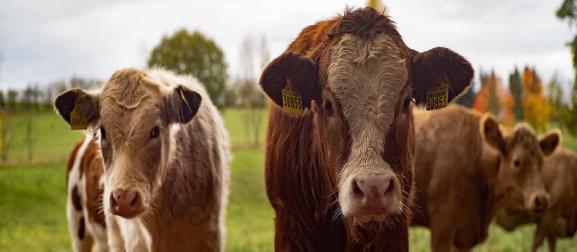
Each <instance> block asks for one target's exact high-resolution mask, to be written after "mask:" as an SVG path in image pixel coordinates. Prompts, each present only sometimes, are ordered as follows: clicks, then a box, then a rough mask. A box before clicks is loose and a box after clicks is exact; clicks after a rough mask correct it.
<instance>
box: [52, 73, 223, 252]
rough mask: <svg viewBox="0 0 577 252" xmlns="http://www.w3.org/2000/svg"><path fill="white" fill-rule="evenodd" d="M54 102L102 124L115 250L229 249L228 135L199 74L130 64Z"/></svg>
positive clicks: (71, 116)
mask: <svg viewBox="0 0 577 252" xmlns="http://www.w3.org/2000/svg"><path fill="white" fill-rule="evenodd" d="M55 107H56V109H57V111H58V113H59V114H60V115H61V116H62V117H63V118H64V120H65V121H66V122H68V123H69V124H70V125H71V126H72V127H73V128H74V127H77V128H78V127H87V128H88V129H89V130H92V129H94V130H96V131H97V132H98V134H97V137H98V142H99V147H100V148H99V154H101V155H102V160H103V164H104V178H105V179H104V181H105V183H104V194H103V202H104V204H103V205H104V212H105V214H106V224H107V231H108V244H109V246H110V249H111V250H113V251H221V250H222V249H223V240H224V208H225V205H226V198H227V187H228V174H229V169H228V165H229V151H228V136H227V134H226V132H225V130H224V125H223V123H222V119H221V118H220V116H219V114H218V111H217V109H216V108H215V106H214V105H213V104H212V103H211V102H210V99H209V97H208V95H207V94H206V91H205V90H204V88H203V87H202V86H201V84H200V83H199V82H198V81H197V80H195V79H194V78H191V77H182V76H176V75H173V74H172V73H170V72H167V71H164V70H158V69H153V70H146V71H144V70H139V69H123V70H120V71H117V72H115V73H114V74H113V75H112V77H111V78H110V79H109V80H108V82H107V83H106V84H105V85H104V88H103V89H102V91H101V92H98V93H89V92H86V91H83V90H80V89H71V90H68V91H65V92H64V93H62V94H61V95H60V96H58V98H57V99H56V101H55Z"/></svg>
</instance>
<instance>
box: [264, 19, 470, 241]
mask: <svg viewBox="0 0 577 252" xmlns="http://www.w3.org/2000/svg"><path fill="white" fill-rule="evenodd" d="M472 77H473V69H472V67H471V65H470V64H469V62H468V61H467V60H466V59H465V58H463V57H462V56H460V55H459V54H457V53H455V52H453V51H451V50H449V49H447V48H441V47H437V48H433V49H431V50H429V51H426V52H421V53H419V52H417V51H415V50H412V49H410V48H409V47H408V46H407V45H406V44H405V43H404V42H403V40H402V38H401V35H400V34H399V32H398V31H397V29H396V27H395V24H394V23H393V21H391V20H390V19H389V18H388V17H387V16H384V15H382V13H379V12H378V11H375V10H374V9H371V8H364V9H349V10H346V11H345V12H344V14H343V15H339V16H337V17H335V18H332V19H329V20H325V21H320V22H318V23H315V24H313V25H310V26H308V27H306V28H304V30H303V31H302V32H301V33H300V34H299V35H298V37H297V38H296V39H295V40H294V41H293V42H292V43H291V44H290V45H289V46H288V48H287V49H286V51H285V52H284V53H283V54H282V55H280V56H279V57H277V58H276V59H274V60H273V61H271V62H270V63H269V64H268V65H267V67H266V68H265V69H264V71H263V73H262V75H261V78H260V81H259V84H260V86H261V88H262V90H263V92H264V93H265V94H266V95H267V96H268V98H270V100H271V103H270V104H271V105H270V112H269V118H268V129H267V135H266V136H267V138H266V154H265V182H266V190H267V195H268V198H269V201H270V203H271V205H272V207H273V208H274V210H275V215H276V217H275V243H274V246H275V250H276V251H345V250H347V251H361V250H367V251H408V246H409V245H408V216H409V214H410V213H409V210H410V208H409V205H410V198H411V191H412V163H413V148H414V128H413V119H412V110H411V108H412V107H413V106H414V103H416V104H424V103H425V102H427V101H428V105H430V108H436V107H440V106H444V105H446V103H447V102H448V101H450V100H452V99H453V98H455V97H457V96H458V95H459V94H460V93H461V92H462V91H463V90H465V89H466V88H467V87H468V86H469V84H470V81H471V79H472ZM439 90H440V91H439ZM427 97H428V98H430V99H427ZM431 97H433V98H431ZM435 97H436V98H435Z"/></svg>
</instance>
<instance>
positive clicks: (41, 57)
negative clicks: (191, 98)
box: [0, 0, 576, 89]
mask: <svg viewBox="0 0 577 252" xmlns="http://www.w3.org/2000/svg"><path fill="white" fill-rule="evenodd" d="M365 3H366V0H357V1H342V0H323V1H319V0H290V1H286V0H285V1H272V0H268V1H264V0H242V1H241V0H206V1H203V0H193V1H174V0H164V1H137V0H134V1H130V0H90V1H88V0H51V1H46V0H2V4H1V6H2V7H1V8H0V57H1V59H0V88H1V89H8V88H22V87H24V86H25V85H26V83H29V82H35V83H40V84H41V85H44V84H46V83H49V82H51V81H56V80H62V79H68V78H70V77H71V76H72V75H76V76H80V77H86V78H97V79H102V80H105V79H107V78H108V77H109V76H110V75H111V73H112V72H113V71H115V70H117V69H119V68H123V67H128V66H137V67H144V66H145V62H146V60H147V57H148V53H149V51H150V50H151V49H152V48H153V47H154V46H155V45H156V44H157V43H158V42H159V41H160V39H161V37H162V36H163V35H166V34H171V33H173V32H174V31H175V30H177V29H180V28H183V27H184V28H187V29H189V30H199V31H201V32H202V33H204V34H205V35H207V36H208V37H209V38H212V39H213V40H214V41H215V42H216V43H217V44H218V45H219V46H220V47H221V48H222V49H223V50H224V52H225V57H226V61H227V63H228V65H229V73H230V75H231V76H235V75H238V74H239V73H240V72H241V71H242V68H241V67H240V62H241V60H240V59H239V58H240V48H241V43H242V40H243V38H245V37H246V36H247V35H250V36H253V37H257V38H260V36H262V35H263V34H264V35H265V36H266V38H267V40H268V42H269V47H270V51H271V52H270V53H271V56H272V57H276V56H277V55H279V54H280V53H281V52H282V51H283V50H284V48H285V47H286V46H287V45H288V43H290V41H291V40H292V39H293V38H294V37H295V36H296V35H297V34H298V33H299V31H300V30H301V29H302V28H303V27H305V26H306V25H309V24H313V23H314V22H316V21H318V20H321V19H326V18H330V17H333V16H334V15H336V14H338V13H342V12H343V10H344V9H345V7H347V6H349V7H360V6H363V5H364V4H365ZM383 3H384V4H385V5H386V6H387V7H388V9H389V14H390V16H391V17H392V19H393V20H395V21H396V22H397V26H398V29H399V32H400V33H401V35H402V36H403V38H404V40H405V43H406V44H407V45H409V46H410V47H412V48H413V49H416V50H419V51H422V50H427V49H429V48H432V47H435V46H445V47H449V48H451V49H453V50H455V51H457V52H459V53H460V54H462V55H464V56H465V57H466V58H468V59H469V60H470V61H471V63H472V64H473V66H474V67H475V68H476V69H477V70H478V69H480V68H482V69H484V70H487V71H488V70H491V69H494V70H495V72H496V73H498V74H500V75H501V76H502V77H503V79H504V80H505V82H506V79H507V75H508V74H509V73H510V72H511V71H512V70H513V67H514V66H519V67H522V66H524V65H526V64H529V65H532V66H535V67H536V68H537V71H538V73H539V74H540V75H541V76H542V78H543V79H544V81H546V82H547V81H549V79H550V78H551V77H552V76H553V75H554V74H557V75H558V77H559V78H560V80H561V81H562V82H564V84H566V85H569V81H570V80H571V79H572V76H573V69H572V65H571V58H570V50H569V48H568V47H566V46H565V43H566V42H567V41H569V40H570V39H571V37H572V34H574V33H575V32H576V31H575V29H572V28H570V27H569V25H568V24H566V23H564V22H561V21H559V20H558V19H557V18H556V17H555V10H556V8H557V7H558V6H559V5H560V3H561V0H518V1H507V0H484V1H478V0H420V1H408V0H383ZM505 84H506V83H505Z"/></svg>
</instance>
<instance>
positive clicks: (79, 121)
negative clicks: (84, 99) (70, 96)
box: [70, 104, 88, 130]
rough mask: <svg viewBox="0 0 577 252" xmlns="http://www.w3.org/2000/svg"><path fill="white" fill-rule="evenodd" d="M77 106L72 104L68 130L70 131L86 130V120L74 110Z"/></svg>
mask: <svg viewBox="0 0 577 252" xmlns="http://www.w3.org/2000/svg"><path fill="white" fill-rule="evenodd" d="M76 108H78V106H77V104H74V109H72V111H70V128H71V129H72V130H84V129H87V128H88V119H87V118H86V116H85V115H83V114H82V113H80V112H78V110H76Z"/></svg>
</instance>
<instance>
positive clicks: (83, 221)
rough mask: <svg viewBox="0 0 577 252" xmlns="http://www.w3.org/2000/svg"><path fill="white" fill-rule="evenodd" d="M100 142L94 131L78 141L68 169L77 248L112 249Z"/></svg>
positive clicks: (70, 217)
mask: <svg viewBox="0 0 577 252" xmlns="http://www.w3.org/2000/svg"><path fill="white" fill-rule="evenodd" d="M102 173H103V168H102V160H101V158H100V154H99V153H98V144H97V143H96V141H94V135H93V134H92V132H87V133H86V136H85V137H84V140H82V141H81V142H79V143H77V144H76V146H74V149H73V150H72V153H71V154H70V158H69V159H68V165H67V170H66V188H67V201H66V217H67V219H68V231H69V232H70V238H71V240H72V249H73V250H74V251H75V252H80V251H85V252H90V251H97V252H104V251H108V243H107V239H106V222H105V221H104V213H103V211H102V192H103V190H104V180H103V177H102Z"/></svg>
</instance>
